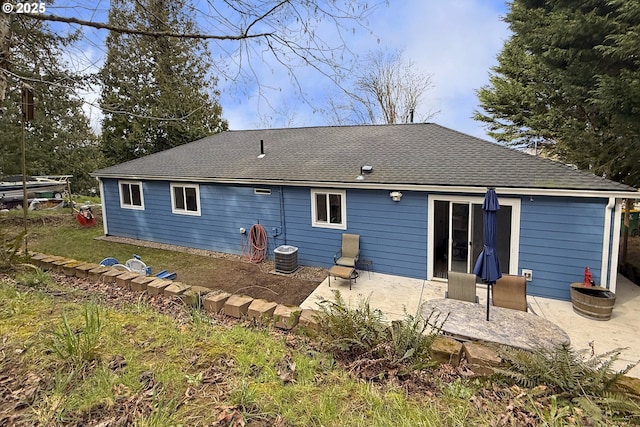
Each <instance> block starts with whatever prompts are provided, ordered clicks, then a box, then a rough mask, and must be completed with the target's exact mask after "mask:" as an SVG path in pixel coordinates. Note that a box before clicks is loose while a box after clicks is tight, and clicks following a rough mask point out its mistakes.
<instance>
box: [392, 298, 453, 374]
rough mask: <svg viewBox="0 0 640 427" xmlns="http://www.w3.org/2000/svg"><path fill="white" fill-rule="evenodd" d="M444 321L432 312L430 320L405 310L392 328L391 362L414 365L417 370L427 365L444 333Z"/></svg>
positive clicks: (393, 323)
mask: <svg viewBox="0 0 640 427" xmlns="http://www.w3.org/2000/svg"><path fill="white" fill-rule="evenodd" d="M445 321H446V319H444V320H442V321H441V320H440V314H434V312H431V313H430V314H429V317H428V318H426V319H425V318H424V317H422V316H421V315H416V316H413V315H411V314H409V313H407V311H406V310H405V312H404V318H403V319H402V320H401V321H394V322H392V323H391V327H390V333H391V336H390V339H391V355H390V358H391V361H392V362H394V363H396V364H397V363H409V364H414V365H416V366H414V367H415V368H420V367H423V366H424V365H426V363H425V362H426V361H428V360H429V358H430V357H429V351H430V350H431V345H432V344H433V341H434V340H435V339H436V337H437V336H438V335H440V333H441V331H442V326H443V325H444V322H445Z"/></svg>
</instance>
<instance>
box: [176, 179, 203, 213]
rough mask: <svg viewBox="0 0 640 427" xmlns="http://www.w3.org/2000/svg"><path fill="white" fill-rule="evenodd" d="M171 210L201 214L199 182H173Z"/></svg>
mask: <svg viewBox="0 0 640 427" xmlns="http://www.w3.org/2000/svg"><path fill="white" fill-rule="evenodd" d="M171 212H173V213H174V214H181V215H197V216H200V186H199V185H198V184H173V183H172V184H171Z"/></svg>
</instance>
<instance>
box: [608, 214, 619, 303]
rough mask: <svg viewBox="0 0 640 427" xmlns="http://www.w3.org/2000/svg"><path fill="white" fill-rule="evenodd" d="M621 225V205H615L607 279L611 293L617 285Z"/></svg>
mask: <svg viewBox="0 0 640 427" xmlns="http://www.w3.org/2000/svg"><path fill="white" fill-rule="evenodd" d="M621 224H622V203H617V204H616V209H615V214H614V216H613V247H612V248H611V271H610V277H609V288H610V289H611V292H615V291H616V287H617V284H618V258H619V253H620V227H621Z"/></svg>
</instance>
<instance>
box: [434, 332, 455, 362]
mask: <svg viewBox="0 0 640 427" xmlns="http://www.w3.org/2000/svg"><path fill="white" fill-rule="evenodd" d="M430 354H431V357H433V359H434V360H437V361H438V362H440V363H449V364H450V365H452V366H458V365H460V359H462V343H461V342H460V341H457V340H454V339H453V338H451V337H445V336H439V337H437V338H436V339H435V341H434V342H433V344H432V345H431V352H430Z"/></svg>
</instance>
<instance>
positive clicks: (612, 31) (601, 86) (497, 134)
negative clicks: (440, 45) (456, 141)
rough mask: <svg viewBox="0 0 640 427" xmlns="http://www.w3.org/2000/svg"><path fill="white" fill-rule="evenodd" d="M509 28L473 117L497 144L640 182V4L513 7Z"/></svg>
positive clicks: (527, 1)
mask: <svg viewBox="0 0 640 427" xmlns="http://www.w3.org/2000/svg"><path fill="white" fill-rule="evenodd" d="M506 21H507V22H508V23H509V25H510V27H511V30H512V31H513V33H514V34H513V36H512V37H511V39H510V40H508V41H507V42H506V44H505V47H504V48H503V50H502V52H501V53H500V55H499V57H498V60H499V65H498V66H496V67H495V68H494V69H493V73H492V76H491V80H490V85H489V86H486V87H484V88H482V89H480V90H479V91H478V97H479V99H480V105H481V107H482V109H483V110H484V112H476V114H475V117H476V119H477V120H481V121H484V122H486V123H487V127H488V130H489V134H490V135H491V136H493V137H494V138H496V139H497V140H499V141H503V142H505V143H507V144H511V145H525V146H529V147H531V146H533V145H536V144H537V145H539V146H540V147H542V148H543V149H544V150H546V151H547V152H548V153H549V154H551V155H554V156H557V157H558V158H559V159H560V160H563V161H566V162H570V163H573V164H575V165H577V166H578V167H579V168H581V169H587V170H591V171H593V172H594V173H596V174H598V175H602V176H606V177H607V178H609V179H613V180H615V181H619V182H623V183H626V184H629V185H632V186H638V185H640V120H638V118H639V117H640V98H639V95H640V84H638V81H640V52H639V50H640V36H639V30H640V3H638V2H626V1H624V0H613V1H606V0H546V1H540V0H514V1H513V3H512V4H511V8H510V11H509V13H508V14H507V16H506Z"/></svg>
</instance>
